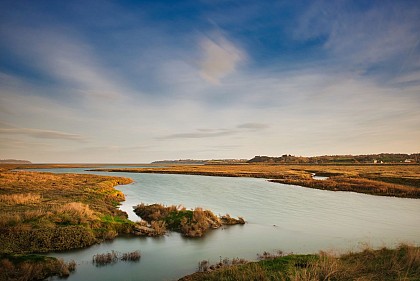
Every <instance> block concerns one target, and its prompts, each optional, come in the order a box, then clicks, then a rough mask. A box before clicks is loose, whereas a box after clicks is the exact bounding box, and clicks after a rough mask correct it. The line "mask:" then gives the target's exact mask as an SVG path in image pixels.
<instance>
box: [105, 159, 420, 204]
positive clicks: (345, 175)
mask: <svg viewBox="0 0 420 281" xmlns="http://www.w3.org/2000/svg"><path fill="white" fill-rule="evenodd" d="M105 170H106V171H110V172H132V173H167V174H188V175H203V176H220V177H255V178H266V179H269V180H271V181H273V182H279V183H284V184H291V185H299V186H304V187H309V188H316V189H323V190H331V191H353V192H359V193H365V194H371V195H379V196H395V197H402V198H420V165H417V164H393V165H383V164H375V165H374V164H371V165H366V164H358V165H354V164H353V165H296V164H295V165H284V164H236V165H186V166H179V165H176V166H170V167H164V168H125V169H105ZM313 174H315V175H317V176H328V177H329V178H328V179H327V180H322V181H321V180H316V179H314V178H313V177H312V175H313Z"/></svg>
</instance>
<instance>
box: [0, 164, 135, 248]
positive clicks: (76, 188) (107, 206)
mask: <svg viewBox="0 0 420 281" xmlns="http://www.w3.org/2000/svg"><path fill="white" fill-rule="evenodd" d="M131 181H132V180H131V179H128V178H121V177H105V176H96V175H76V174H51V173H39V172H28V171H7V169H4V170H3V171H0V241H1V243H0V254H16V253H37V252H48V251H53V250H67V249H73V248H79V247H85V246H88V245H92V244H94V243H96V242H98V241H101V240H103V239H109V238H113V237H115V236H116V235H118V234H119V233H123V232H129V231H131V229H130V228H131V226H132V223H131V222H130V221H128V220H127V219H126V214H125V213H124V212H121V211H119V210H118V209H117V208H116V207H117V206H118V204H119V202H120V201H122V200H124V194H123V193H121V192H120V191H118V190H116V189H114V186H116V185H118V184H127V183H130V182H131Z"/></svg>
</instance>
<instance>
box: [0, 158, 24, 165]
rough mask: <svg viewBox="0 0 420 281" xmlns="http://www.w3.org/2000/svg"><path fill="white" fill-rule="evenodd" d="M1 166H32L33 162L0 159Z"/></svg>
mask: <svg viewBox="0 0 420 281" xmlns="http://www.w3.org/2000/svg"><path fill="white" fill-rule="evenodd" d="M0 164H32V162H31V161H28V160H16V159H0Z"/></svg>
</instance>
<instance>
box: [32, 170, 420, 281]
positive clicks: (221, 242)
mask: <svg viewBox="0 0 420 281" xmlns="http://www.w3.org/2000/svg"><path fill="white" fill-rule="evenodd" d="M39 171H46V172H54V173H63V172H66V173H94V174H101V175H113V176H124V177H130V178H132V179H134V181H135V182H134V183H132V184H129V185H124V186H118V187H117V189H119V190H121V191H122V192H123V193H124V194H125V196H126V201H125V202H123V204H122V206H121V209H122V210H124V211H126V212H127V213H128V214H129V218H130V219H131V220H134V221H135V220H138V219H139V218H138V217H137V216H136V215H135V214H134V212H133V211H132V210H133V208H132V207H133V206H134V205H137V204H139V203H141V202H144V203H148V204H150V203H163V204H167V205H172V204H174V205H180V204H181V205H183V206H185V207H186V208H194V207H197V206H199V207H203V208H206V209H210V210H212V211H213V212H214V213H215V214H220V215H222V214H226V213H228V214H230V215H231V216H235V217H237V216H242V217H244V219H245V220H246V221H247V224H245V225H236V226H230V227H226V228H224V229H217V230H212V231H210V232H209V233H208V234H207V235H206V236H205V237H203V238H195V239H191V238H184V237H182V236H181V235H180V234H178V233H169V234H168V235H166V236H164V237H160V238H144V237H143V238H139V237H119V238H117V239H115V240H113V241H111V242H106V243H102V244H98V245H94V246H92V247H89V248H87V249H81V250H74V251H67V252H62V253H51V254H50V255H52V256H55V257H59V258H63V259H64V260H66V261H68V260H72V259H73V260H75V261H76V262H77V264H78V266H77V270H76V272H75V273H74V274H72V275H70V277H69V278H68V280H69V281H75V280H152V281H153V280H177V279H178V278H180V277H182V276H184V275H186V274H189V273H192V272H194V271H195V270H196V269H197V264H198V262H199V261H201V260H204V259H206V260H210V263H216V262H218V261H219V260H220V258H225V257H226V258H235V257H240V258H246V259H249V260H255V259H256V258H257V255H256V254H257V253H262V252H264V251H269V252H274V251H276V250H282V251H283V252H293V253H316V252H318V251H319V250H333V251H335V252H344V251H348V250H354V251H357V250H360V249H361V248H362V247H363V246H365V245H369V246H371V247H382V246H389V247H394V246H396V245H398V244H399V243H401V242H405V243H412V244H417V245H419V244H420V200H417V199H402V198H392V197H379V196H371V195H365V194H357V193H352V192H332V191H322V190H315V189H309V188H304V187H299V186H292V185H284V184H279V183H271V182H268V181H267V180H264V179H253V178H227V177H207V176H190V175H168V174H136V173H107V172H87V171H84V170H83V169H43V170H39ZM112 250H114V251H117V252H121V253H123V252H130V251H135V250H139V251H140V252H141V255H142V257H141V260H140V261H139V262H135V263H126V262H119V263H116V264H113V265H108V266H104V267H96V266H94V265H93V264H92V256H93V255H95V254H101V253H107V252H110V251H112Z"/></svg>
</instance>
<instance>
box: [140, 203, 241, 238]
mask: <svg viewBox="0 0 420 281" xmlns="http://www.w3.org/2000/svg"><path fill="white" fill-rule="evenodd" d="M134 212H135V213H136V214H137V215H138V216H139V217H141V218H142V220H144V221H146V222H147V224H146V225H142V227H143V228H139V229H145V234H147V235H149V236H157V235H162V234H164V233H165V232H166V229H169V230H173V231H178V232H181V233H182V234H183V235H184V236H187V237H201V236H203V235H204V234H205V233H206V232H207V231H208V230H209V229H215V228H219V227H220V226H222V225H224V224H228V225H233V224H244V223H245V221H244V220H243V219H242V218H239V219H235V218H231V217H230V216H229V215H225V216H222V217H220V218H219V217H217V216H216V215H215V214H213V213H212V212H211V211H209V210H204V209H203V208H199V207H197V208H195V209H194V210H187V209H185V207H182V206H175V205H172V206H164V205H161V204H151V205H146V204H144V203H141V204H139V205H137V206H135V207H134ZM143 224H144V223H143ZM144 227H146V228H144ZM147 227H149V228H150V229H153V230H154V231H149V230H148V229H147Z"/></svg>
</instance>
